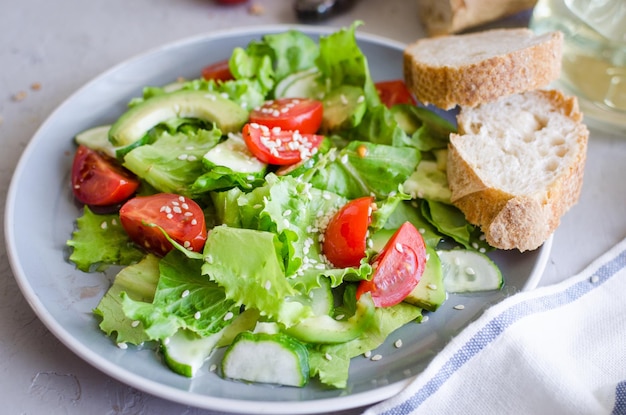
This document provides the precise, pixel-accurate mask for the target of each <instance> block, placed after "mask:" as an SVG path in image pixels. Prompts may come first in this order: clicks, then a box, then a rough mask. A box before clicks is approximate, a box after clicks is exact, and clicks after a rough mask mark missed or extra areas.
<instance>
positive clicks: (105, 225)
mask: <svg viewBox="0 0 626 415" xmlns="http://www.w3.org/2000/svg"><path fill="white" fill-rule="evenodd" d="M107 227H108V224H107V223H106V222H102V223H101V224H100V228H101V229H106V228H107Z"/></svg>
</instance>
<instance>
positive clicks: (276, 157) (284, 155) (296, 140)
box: [242, 123, 324, 166]
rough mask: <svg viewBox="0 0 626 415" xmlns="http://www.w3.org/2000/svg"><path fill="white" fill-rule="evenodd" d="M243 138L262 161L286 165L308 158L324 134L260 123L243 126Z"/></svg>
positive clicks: (315, 149) (313, 152)
mask: <svg viewBox="0 0 626 415" xmlns="http://www.w3.org/2000/svg"><path fill="white" fill-rule="evenodd" d="M242 135H243V139H244V141H245V143H246V146H247V147H248V149H249V150H250V151H251V152H252V154H254V155H255V156H256V158H258V159H259V160H261V161H262V162H263V163H268V164H274V165H278V166H286V165H289V164H294V163H299V162H300V161H302V160H306V159H308V158H310V157H311V156H312V155H313V154H315V152H316V151H317V149H318V147H319V146H320V144H321V142H322V140H323V139H324V136H321V135H316V134H301V133H300V132H298V131H291V130H282V129H280V128H279V127H274V128H269V127H267V126H265V125H262V124H257V123H248V124H246V125H244V126H243V131H242Z"/></svg>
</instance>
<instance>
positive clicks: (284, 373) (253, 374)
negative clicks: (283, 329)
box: [222, 332, 309, 387]
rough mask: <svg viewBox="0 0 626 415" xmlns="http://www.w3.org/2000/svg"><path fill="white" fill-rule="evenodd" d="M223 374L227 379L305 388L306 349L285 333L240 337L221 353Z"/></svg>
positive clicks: (252, 334)
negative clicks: (222, 356) (222, 355)
mask: <svg viewBox="0 0 626 415" xmlns="http://www.w3.org/2000/svg"><path fill="white" fill-rule="evenodd" d="M222 374H223V375H224V377H227V378H230V379H237V380H243V381H248V382H260V383H271V384H277V385H285V386H298V387H300V386H304V385H306V383H307V382H308V380H309V353H308V351H307V348H306V346H304V345H303V344H302V343H300V342H299V341H297V340H296V339H294V338H293V337H291V336H288V335H286V334H284V333H277V334H269V333H251V332H243V333H240V334H239V335H238V336H237V337H236V338H235V340H234V341H233V344H232V345H231V346H230V347H229V348H228V349H227V350H226V352H225V353H224V358H223V359H222Z"/></svg>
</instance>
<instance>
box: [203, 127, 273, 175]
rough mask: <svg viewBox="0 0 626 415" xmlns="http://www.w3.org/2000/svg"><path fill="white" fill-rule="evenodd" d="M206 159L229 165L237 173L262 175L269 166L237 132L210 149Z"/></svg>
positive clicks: (211, 163) (224, 165)
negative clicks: (254, 153) (251, 150)
mask: <svg viewBox="0 0 626 415" xmlns="http://www.w3.org/2000/svg"><path fill="white" fill-rule="evenodd" d="M204 159H205V161H206V163H208V164H209V165H212V166H213V165H214V166H223V167H228V168H229V169H231V170H232V171H234V172H236V173H251V174H258V175H261V176H262V175H263V174H264V173H265V169H266V168H267V164H265V163H263V162H261V161H260V160H259V159H258V158H256V157H255V156H254V155H253V154H252V153H251V152H250V150H248V147H247V146H246V143H245V142H244V141H243V138H241V136H239V135H237V134H230V135H229V136H228V139H227V140H224V141H222V142H221V143H219V144H218V145H216V146H215V147H213V148H212V149H210V150H209V151H208V152H207V153H206V154H205V155H204Z"/></svg>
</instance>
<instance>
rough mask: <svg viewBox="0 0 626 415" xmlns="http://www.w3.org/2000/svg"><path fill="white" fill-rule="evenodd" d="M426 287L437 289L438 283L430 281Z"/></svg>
mask: <svg viewBox="0 0 626 415" xmlns="http://www.w3.org/2000/svg"><path fill="white" fill-rule="evenodd" d="M426 288H428V289H429V290H436V289H437V284H433V283H430V284H428V285H427V286H426Z"/></svg>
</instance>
